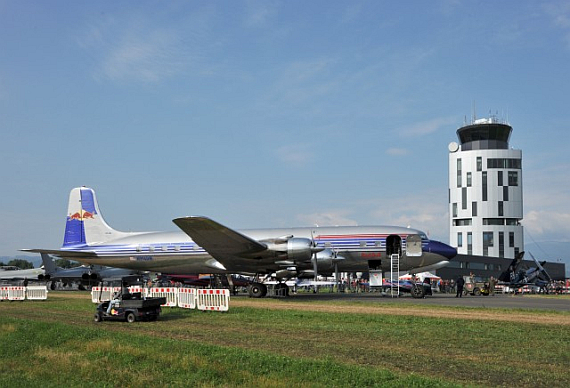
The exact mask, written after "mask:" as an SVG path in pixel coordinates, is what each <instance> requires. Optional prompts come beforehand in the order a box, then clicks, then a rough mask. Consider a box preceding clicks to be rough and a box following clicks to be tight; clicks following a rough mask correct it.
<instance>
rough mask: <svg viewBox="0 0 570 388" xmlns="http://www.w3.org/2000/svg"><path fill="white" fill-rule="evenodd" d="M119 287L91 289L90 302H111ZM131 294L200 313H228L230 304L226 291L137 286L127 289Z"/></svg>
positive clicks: (167, 305) (227, 291)
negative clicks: (163, 301) (157, 298)
mask: <svg viewBox="0 0 570 388" xmlns="http://www.w3.org/2000/svg"><path fill="white" fill-rule="evenodd" d="M120 290H121V288H120V287H103V288H101V287H93V288H92V289H91V301H92V302H93V303H101V302H106V301H109V300H111V298H112V297H113V294H114V293H115V292H118V291H120ZM129 292H130V293H131V294H137V293H140V294H141V297H151V298H156V297H164V298H166V304H163V305H162V306H166V307H176V306H178V307H180V308H185V309H195V308H197V309H198V310H202V311H228V309H229V302H230V290H227V289H196V288H177V287H153V288H145V287H139V286H133V287H129Z"/></svg>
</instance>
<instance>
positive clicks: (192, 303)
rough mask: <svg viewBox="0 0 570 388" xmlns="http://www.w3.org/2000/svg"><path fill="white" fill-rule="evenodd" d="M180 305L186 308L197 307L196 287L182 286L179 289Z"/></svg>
mask: <svg viewBox="0 0 570 388" xmlns="http://www.w3.org/2000/svg"><path fill="white" fill-rule="evenodd" d="M178 307H182V308H184V309H195V308H196V289H195V288H180V289H178Z"/></svg>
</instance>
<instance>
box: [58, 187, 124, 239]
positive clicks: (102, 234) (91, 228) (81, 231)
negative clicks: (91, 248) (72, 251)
mask: <svg viewBox="0 0 570 388" xmlns="http://www.w3.org/2000/svg"><path fill="white" fill-rule="evenodd" d="M125 234H126V233H122V232H118V231H116V230H114V229H113V228H111V227H110V226H109V225H107V223H106V222H105V220H104V219H103V217H102V216H101V211H100V210H99V205H98V204H97V198H96V197H95V191H94V190H93V189H90V188H88V187H76V188H74V189H72V190H71V193H69V205H68V208H67V223H66V224H65V236H64V238H63V247H71V246H78V245H79V246H81V245H91V244H94V243H101V242H105V241H108V240H111V239H115V238H118V237H122V236H124V235H125Z"/></svg>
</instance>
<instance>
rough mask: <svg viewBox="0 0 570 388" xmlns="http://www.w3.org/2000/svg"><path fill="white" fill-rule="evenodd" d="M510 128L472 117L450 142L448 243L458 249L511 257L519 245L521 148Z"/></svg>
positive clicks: (521, 240)
mask: <svg viewBox="0 0 570 388" xmlns="http://www.w3.org/2000/svg"><path fill="white" fill-rule="evenodd" d="M512 131H513V128H512V127H511V126H510V125H509V124H507V123H506V122H505V121H502V120H499V119H497V117H495V116H490V117H489V118H485V119H476V118H473V119H472V121H471V123H469V124H467V123H466V124H465V125H464V126H463V127H461V128H459V129H458V130H457V137H458V139H459V143H456V142H452V143H450V144H449V214H450V220H451V225H450V236H449V241H450V245H452V246H454V247H457V252H458V253H460V254H467V255H476V256H491V257H503V258H514V257H515V255H516V254H517V253H519V252H520V251H521V250H523V247H524V236H523V227H522V226H521V224H520V221H521V220H522V218H523V195H522V193H523V187H522V151H521V150H516V149H509V139H510V137H511V133H512Z"/></svg>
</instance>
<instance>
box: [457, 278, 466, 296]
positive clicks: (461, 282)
mask: <svg viewBox="0 0 570 388" xmlns="http://www.w3.org/2000/svg"><path fill="white" fill-rule="evenodd" d="M455 285H456V287H457V294H455V297H456V298H462V297H463V286H464V285H465V280H463V277H462V276H460V277H459V278H458V279H457V281H456V282H455Z"/></svg>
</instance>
